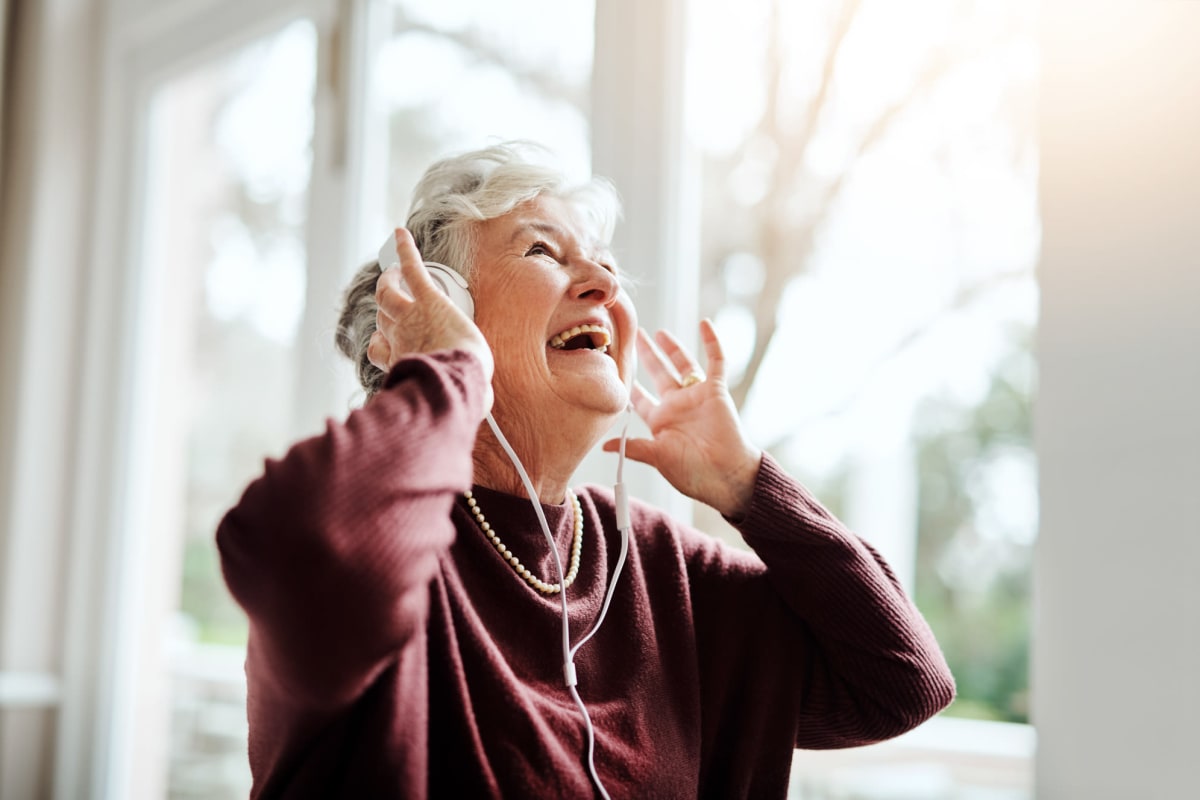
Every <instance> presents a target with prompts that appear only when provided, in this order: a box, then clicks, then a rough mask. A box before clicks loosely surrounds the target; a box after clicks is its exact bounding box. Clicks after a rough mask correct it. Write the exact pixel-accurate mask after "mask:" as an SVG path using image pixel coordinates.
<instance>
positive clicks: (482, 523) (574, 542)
mask: <svg viewBox="0 0 1200 800" xmlns="http://www.w3.org/2000/svg"><path fill="white" fill-rule="evenodd" d="M463 496H464V497H466V498H467V507H468V508H470V509H471V513H472V514H474V515H475V521H476V522H478V523H479V527H480V528H482V529H483V532H484V533H486V534H487V537H488V539H489V540H490V541H491V543H492V546H493V547H495V548H496V552H497V553H499V554H500V557H501V558H503V559H504V560H505V561H507V562H508V563H509V564H510V565H511V566H512V568H513V569H514V570H516V572H517V574H518V575H520V576H521V577H522V578H524V579H525V582H526V583H528V584H529V585H530V586H532V587H533V588H534V589H537V590H538V591H539V592H541V593H542V594H558V593H559V592H561V591H562V590H563V588H564V587H570V585H571V584H572V583H574V582H575V576H576V575H578V574H579V555H580V553H582V552H583V509H582V508H580V506H579V498H578V497H576V496H575V493H574V492H572V491H571V490H570V489H567V498H568V499H569V500H570V501H571V507H572V509H573V510H574V512H575V533H574V535H573V536H572V538H571V567H570V569H569V570H568V571H567V575H566V577H565V578H564V579H563V585H562V586H559V585H558V584H557V583H546V582H545V581H544V580H542V579H541V578H539V577H538V576H537V575H534V574H533V573H532V572H530V571H529V568H528V567H526V566H525V565H524V564H522V563H521V562H520V561H519V560H518V559H517V557H516V556H515V555H513V553H512V551H511V550H509V549H508V548H507V547H505V546H504V542H502V541H500V537H499V536H497V535H496V532H495V531H494V530H492V526H491V524H490V523H489V522H488V521H487V519H486V518H485V517H484V516H483V512H482V511H480V510H479V504H478V503H476V502H475V497H474V495H472V494H471V492H469V491H467V492H464V493H463Z"/></svg>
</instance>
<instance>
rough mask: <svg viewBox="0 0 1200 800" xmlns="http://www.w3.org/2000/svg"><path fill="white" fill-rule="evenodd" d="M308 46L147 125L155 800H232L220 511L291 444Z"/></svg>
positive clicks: (233, 60)
mask: <svg viewBox="0 0 1200 800" xmlns="http://www.w3.org/2000/svg"><path fill="white" fill-rule="evenodd" d="M316 52H317V48H316V33H315V29H314V27H313V25H312V24H311V23H310V22H308V21H298V22H295V23H293V24H291V25H289V26H288V27H286V28H284V29H282V30H280V31H278V32H276V33H274V34H273V35H270V36H267V37H265V38H262V39H260V40H258V41H255V42H253V43H252V44H250V45H249V46H246V47H243V48H241V49H240V50H238V51H237V52H234V53H232V54H229V55H227V56H225V57H223V58H221V59H220V60H217V61H211V62H208V63H205V64H203V65H202V66H200V67H198V68H195V69H193V70H191V71H189V72H187V73H186V74H184V75H182V76H180V77H178V78H176V79H174V80H172V81H170V82H169V83H168V84H166V85H165V86H163V88H162V89H161V90H160V91H159V92H158V93H157V94H156V95H155V97H154V99H153V101H152V105H151V110H150V119H151V125H150V136H149V139H150V158H149V160H148V163H147V173H146V175H147V178H146V180H147V208H148V213H147V217H148V218H147V220H146V224H145V229H146V231H147V241H146V244H145V250H144V253H145V259H146V261H145V263H146V264H147V265H148V266H147V269H146V272H147V274H148V279H147V280H148V282H149V283H150V284H153V285H156V286H157V287H158V288H157V289H149V288H148V289H147V291H146V292H145V293H144V295H145V297H146V298H147V300H146V302H148V303H150V304H153V305H158V306H161V311H160V313H159V314H158V323H157V325H156V328H155V329H154V330H152V331H150V335H151V336H153V337H154V338H155V339H156V340H160V341H161V345H160V347H159V349H160V352H161V365H160V373H161V374H160V377H159V378H158V379H156V381H155V383H156V389H155V391H156V393H157V396H156V405H157V406H158V407H159V408H161V409H165V411H161V412H160V413H159V415H158V416H159V422H158V426H157V428H156V439H157V443H156V446H155V448H156V449H155V452H156V460H155V464H156V472H157V475H156V477H155V480H156V481H158V482H159V484H160V489H161V493H162V494H161V496H165V497H167V498H169V500H167V501H160V504H161V505H165V506H168V507H167V508H164V509H162V510H160V511H159V512H158V515H157V517H156V519H157V520H159V521H163V524H164V528H163V529H164V530H167V531H168V535H169V536H174V537H178V540H179V545H178V547H177V548H176V549H175V551H174V553H175V555H176V556H177V557H178V559H179V562H180V563H181V565H182V567H181V569H180V570H179V571H178V572H175V571H174V570H176V567H175V566H174V565H172V564H155V565H154V566H155V567H156V568H158V567H161V568H162V569H163V570H165V571H167V572H168V573H170V574H172V575H177V576H178V579H179V584H178V587H177V588H176V590H175V591H174V592H173V593H170V592H168V593H167V594H173V596H174V598H176V600H177V603H176V605H175V609H176V610H175V613H174V616H173V621H172V623H171V624H170V625H169V626H168V627H167V629H166V631H165V632H164V634H163V638H164V639H165V646H164V650H165V658H166V662H167V669H168V671H169V689H168V691H169V698H170V737H169V750H168V752H167V753H166V754H165V757H166V758H167V759H168V761H169V770H168V776H167V779H166V782H167V786H166V793H167V795H168V796H170V797H173V798H226V797H228V798H235V797H236V798H245V797H246V796H247V794H248V792H249V788H250V775H249V766H248V763H247V759H246V711H245V676H244V672H243V666H242V665H243V661H244V654H245V642H246V633H247V630H246V620H245V617H244V615H243V614H242V612H241V611H240V609H238V608H237V607H236V605H235V604H234V603H233V601H232V600H231V599H230V597H229V593H228V591H227V590H226V588H225V585H224V582H223V580H222V578H221V573H220V567H219V564H218V561H217V553H216V548H215V546H214V542H213V535H214V532H215V530H216V526H217V523H218V521H219V519H220V516H221V515H222V513H223V512H224V511H225V510H226V509H228V508H229V507H230V506H231V505H232V504H233V503H234V502H236V500H237V497H238V495H239V494H240V493H241V491H242V489H243V488H244V487H245V485H246V483H247V482H248V481H249V480H250V479H251V478H253V477H254V476H255V475H256V474H258V473H259V472H261V470H262V463H263V459H264V457H266V456H268V455H278V454H280V453H281V452H282V451H283V449H284V448H285V447H286V445H287V443H288V442H289V440H290V439H291V438H292V437H293V436H294V428H293V425H294V421H293V419H292V412H291V408H292V397H293V394H294V391H295V380H296V366H297V362H298V358H299V357H300V355H301V345H300V344H299V343H298V342H297V331H298V329H299V326H300V322H301V317H302V315H303V313H304V290H305V270H306V262H305V238H304V233H305V229H304V226H305V222H306V213H307V201H308V198H307V192H308V183H309V175H310V172H311V168H312V134H313V88H314V76H315V66H316Z"/></svg>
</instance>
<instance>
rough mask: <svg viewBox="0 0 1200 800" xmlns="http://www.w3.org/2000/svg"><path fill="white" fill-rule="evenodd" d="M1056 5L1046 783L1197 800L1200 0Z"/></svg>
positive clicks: (1047, 80) (1066, 791)
mask: <svg viewBox="0 0 1200 800" xmlns="http://www.w3.org/2000/svg"><path fill="white" fill-rule="evenodd" d="M1043 14H1044V18H1043V59H1044V63H1043V96H1042V102H1041V112H1042V117H1041V147H1042V159H1043V174H1042V202H1043V221H1044V249H1043V260H1042V264H1041V275H1040V279H1041V286H1042V303H1043V307H1042V319H1041V325H1040V341H1039V351H1040V352H1039V358H1040V363H1041V379H1040V393H1039V394H1040V396H1039V402H1038V406H1037V414H1036V422H1035V424H1036V438H1037V445H1038V450H1039V457H1040V463H1041V492H1042V526H1041V540H1040V543H1039V552H1038V560H1037V566H1036V581H1037V583H1036V597H1035V602H1036V628H1035V640H1034V648H1035V652H1034V665H1033V667H1034V669H1033V680H1034V686H1033V693H1034V707H1033V711H1034V720H1033V721H1034V723H1035V724H1036V726H1037V728H1038V742H1039V752H1038V765H1037V789H1038V797H1039V798H1042V799H1043V800H1057V799H1058V798H1088V799H1089V800H1093V799H1095V800H1104V799H1105V798H1132V797H1137V798H1164V799H1166V798H1182V797H1195V796H1197V795H1196V792H1197V788H1196V787H1197V785H1198V781H1200V772H1197V764H1196V758H1197V752H1200V729H1198V728H1197V726H1196V719H1197V718H1198V717H1200V689H1198V688H1197V685H1198V681H1200V576H1198V575H1197V569H1198V565H1200V47H1198V46H1197V43H1198V42H1200V3H1197V2H1192V1H1190V0H1160V1H1159V2H1111V1H1109V2H1100V3H1096V2H1089V3H1073V2H1064V1H1063V0H1051V1H1050V2H1047V3H1045V4H1044V11H1043Z"/></svg>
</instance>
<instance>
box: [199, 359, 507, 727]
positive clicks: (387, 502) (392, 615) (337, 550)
mask: <svg viewBox="0 0 1200 800" xmlns="http://www.w3.org/2000/svg"><path fill="white" fill-rule="evenodd" d="M484 384H485V381H484V375H483V369H482V368H481V365H480V363H479V361H478V360H477V359H475V358H474V357H473V356H471V355H468V354H466V353H464V352H461V351H453V352H442V353H437V354H434V355H430V356H418V357H411V358H407V359H402V360H401V361H399V362H398V363H397V364H396V365H395V366H394V367H393V369H392V370H391V372H390V373H389V375H388V379H387V383H386V384H385V386H386V388H385V389H384V391H382V392H380V393H379V394H378V395H376V396H375V397H374V398H373V399H372V400H371V401H370V403H368V404H367V406H366V407H364V408H361V409H358V410H356V411H354V412H353V413H352V414H351V415H350V416H349V418H348V419H347V420H346V421H345V422H344V423H334V422H330V423H329V424H328V426H327V428H326V431H325V433H324V434H322V435H320V436H316V437H313V438H311V439H308V440H306V441H303V442H300V443H299V444H296V445H295V446H293V447H292V448H291V450H289V451H288V453H287V454H286V455H285V456H284V457H283V458H282V459H280V460H270V461H268V462H267V464H266V467H265V469H264V471H263V474H262V476H261V477H259V478H258V479H257V480H255V481H254V482H253V483H251V484H250V486H249V487H248V488H247V489H246V491H245V493H244V494H243V496H242V498H241V500H240V501H239V502H238V504H237V505H236V506H235V507H234V508H233V509H232V510H230V511H229V512H228V514H227V515H226V516H225V518H224V520H223V521H222V522H221V525H220V528H219V529H218V532H217V544H218V547H219V549H220V553H221V560H222V568H223V570H224V573H225V579H226V582H227V583H228V584H229V587H230V590H231V591H232V592H233V595H234V597H235V598H236V599H237V600H238V602H239V603H240V604H241V605H242V607H243V608H244V609H245V610H246V612H247V614H248V615H249V617H250V625H251V643H250V647H251V668H252V669H256V670H258V671H259V674H258V675H256V678H257V679H259V680H265V681H266V682H267V684H275V685H276V687H277V688H278V689H279V690H280V691H283V692H287V693H288V695H289V696H290V697H292V698H293V699H294V700H295V701H296V702H298V703H300V704H302V705H305V706H310V707H314V708H328V707H331V706H337V705H341V704H343V703H346V702H348V701H349V700H352V699H353V698H354V697H356V696H357V695H358V693H359V692H361V691H362V689H363V688H365V686H366V685H367V684H368V683H369V682H370V680H371V679H372V678H373V677H374V675H375V672H376V671H377V670H378V669H379V668H380V667H381V666H382V665H383V664H384V663H385V661H386V659H388V658H389V656H391V655H393V654H394V653H395V652H397V650H398V649H399V647H400V646H401V645H402V644H403V642H404V641H405V640H406V638H407V637H408V636H410V635H411V634H412V632H413V631H414V630H415V629H416V627H417V626H419V625H420V624H421V622H422V621H423V620H424V617H425V613H426V603H427V600H426V597H427V585H428V583H429V580H430V579H431V578H432V577H433V575H434V572H435V570H436V568H437V558H438V556H439V554H440V553H442V552H443V551H445V550H446V549H447V548H449V546H450V544H451V542H452V540H453V527H452V526H451V524H450V521H449V513H450V506H451V504H452V502H453V498H454V495H455V494H456V493H458V492H461V491H463V490H465V489H467V488H469V487H470V482H471V449H472V445H473V442H474V439H475V434H476V431H477V429H478V425H479V421H480V418H481V417H482V413H483V412H482V404H483V387H484Z"/></svg>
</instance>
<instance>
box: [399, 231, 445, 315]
mask: <svg viewBox="0 0 1200 800" xmlns="http://www.w3.org/2000/svg"><path fill="white" fill-rule="evenodd" d="M396 253H397V254H398V255H399V256H400V275H401V276H402V277H403V278H404V283H405V285H407V286H408V288H409V291H410V292H411V293H412V296H413V299H425V298H428V297H429V296H430V294H431V293H432V294H434V295H439V294H441V293H442V290H441V289H439V288H438V286H437V284H436V283H434V282H433V278H431V277H429V271H428V270H427V269H425V260H424V259H423V258H421V253H420V251H419V250H417V243H416V242H414V241H413V238H412V234H411V233H409V232H408V230H407V229H406V228H397V229H396Z"/></svg>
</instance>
